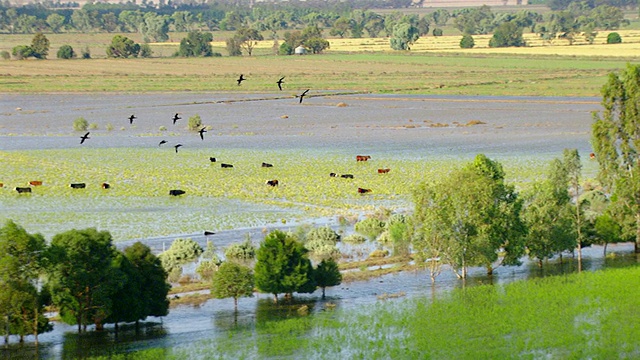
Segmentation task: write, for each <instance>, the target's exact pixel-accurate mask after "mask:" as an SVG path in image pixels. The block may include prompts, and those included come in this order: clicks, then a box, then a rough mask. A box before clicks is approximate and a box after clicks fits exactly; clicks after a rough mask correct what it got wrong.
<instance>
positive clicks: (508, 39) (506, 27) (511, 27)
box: [489, 21, 526, 47]
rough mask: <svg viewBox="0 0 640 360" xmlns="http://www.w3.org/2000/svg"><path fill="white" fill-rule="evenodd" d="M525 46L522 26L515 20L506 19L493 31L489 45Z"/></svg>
mask: <svg viewBox="0 0 640 360" xmlns="http://www.w3.org/2000/svg"><path fill="white" fill-rule="evenodd" d="M519 46H526V43H525V41H524V39H523V37H522V28H521V27H520V26H519V25H518V24H517V23H516V22H515V21H507V22H503V23H502V24H500V25H499V26H498V27H497V28H496V29H495V31H494V32H493V36H492V37H491V40H489V47H519Z"/></svg>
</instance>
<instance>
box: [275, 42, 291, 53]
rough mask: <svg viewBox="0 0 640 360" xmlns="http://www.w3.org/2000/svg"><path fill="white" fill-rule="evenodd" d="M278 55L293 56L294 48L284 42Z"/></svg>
mask: <svg viewBox="0 0 640 360" xmlns="http://www.w3.org/2000/svg"><path fill="white" fill-rule="evenodd" d="M278 55H293V48H292V47H291V45H290V44H289V43H286V42H283V43H282V44H280V48H278Z"/></svg>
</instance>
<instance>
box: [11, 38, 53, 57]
mask: <svg viewBox="0 0 640 360" xmlns="http://www.w3.org/2000/svg"><path fill="white" fill-rule="evenodd" d="M11 53H12V55H13V56H14V57H15V58H16V59H18V60H22V59H27V58H30V57H34V58H36V59H46V58H47V55H48V54H49V39H47V37H46V36H45V35H44V34H43V33H41V32H38V33H36V34H35V35H34V37H33V39H32V40H31V45H18V46H16V47H14V48H13V49H12V51H11Z"/></svg>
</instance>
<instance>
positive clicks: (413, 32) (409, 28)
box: [389, 23, 420, 50]
mask: <svg viewBox="0 0 640 360" xmlns="http://www.w3.org/2000/svg"><path fill="white" fill-rule="evenodd" d="M419 37H420V35H419V34H418V28H416V27H415V26H413V25H411V24H408V23H400V24H397V25H396V26H394V27H393V35H392V37H391V39H390V40H389V41H390V43H391V48H392V49H393V50H411V45H413V43H414V42H416V40H418V38H419Z"/></svg>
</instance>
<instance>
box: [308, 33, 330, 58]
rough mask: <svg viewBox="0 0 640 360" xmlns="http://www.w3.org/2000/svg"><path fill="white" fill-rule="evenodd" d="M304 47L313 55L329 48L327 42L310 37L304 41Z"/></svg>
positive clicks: (319, 38)
mask: <svg viewBox="0 0 640 360" xmlns="http://www.w3.org/2000/svg"><path fill="white" fill-rule="evenodd" d="M304 45H305V47H307V48H309V49H311V52H312V53H313V54H320V53H321V52H322V51H323V50H324V49H328V48H329V41H327V40H325V39H323V38H321V37H312V38H309V39H307V40H305V41H304Z"/></svg>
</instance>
